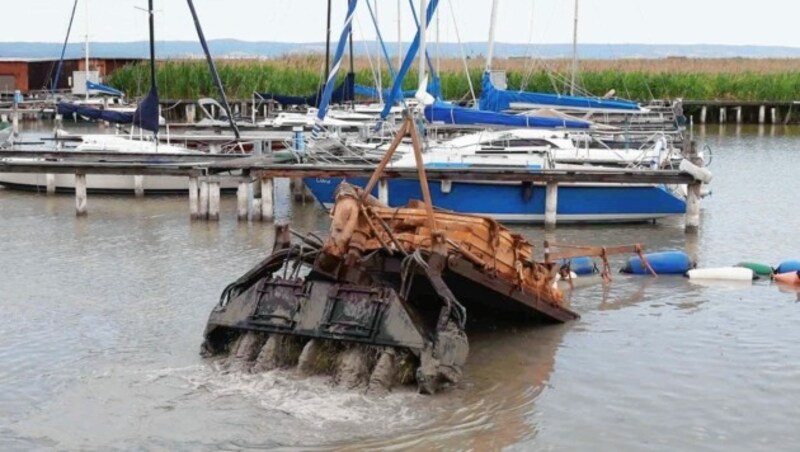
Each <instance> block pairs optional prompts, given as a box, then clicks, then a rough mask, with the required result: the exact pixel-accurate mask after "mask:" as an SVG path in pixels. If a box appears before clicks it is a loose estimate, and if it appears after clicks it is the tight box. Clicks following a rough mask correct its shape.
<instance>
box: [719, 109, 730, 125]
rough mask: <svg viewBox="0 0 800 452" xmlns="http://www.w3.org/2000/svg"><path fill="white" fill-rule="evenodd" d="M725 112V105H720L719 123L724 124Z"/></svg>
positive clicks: (725, 120) (725, 119)
mask: <svg viewBox="0 0 800 452" xmlns="http://www.w3.org/2000/svg"><path fill="white" fill-rule="evenodd" d="M727 113H728V111H727V110H726V109H725V107H720V109H719V123H720V124H725V123H726V122H727V119H728V118H727V117H726V116H727Z"/></svg>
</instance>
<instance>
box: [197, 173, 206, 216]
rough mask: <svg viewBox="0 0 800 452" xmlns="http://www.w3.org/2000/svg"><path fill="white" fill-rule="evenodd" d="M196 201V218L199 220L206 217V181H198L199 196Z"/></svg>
mask: <svg viewBox="0 0 800 452" xmlns="http://www.w3.org/2000/svg"><path fill="white" fill-rule="evenodd" d="M198 201H199V204H198V212H197V218H198V219H200V220H205V219H208V181H205V180H202V181H200V196H199V198H198Z"/></svg>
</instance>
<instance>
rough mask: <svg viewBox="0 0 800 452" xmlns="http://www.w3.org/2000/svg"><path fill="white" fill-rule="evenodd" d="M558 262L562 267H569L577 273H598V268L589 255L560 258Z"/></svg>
mask: <svg viewBox="0 0 800 452" xmlns="http://www.w3.org/2000/svg"><path fill="white" fill-rule="evenodd" d="M558 264H559V265H560V266H561V267H562V268H563V267H569V269H570V270H572V271H573V272H575V274H577V275H591V274H593V273H600V270H599V269H598V268H597V265H595V263H594V261H593V260H592V258H591V257H586V256H584V257H573V258H572V259H561V260H559V261H558Z"/></svg>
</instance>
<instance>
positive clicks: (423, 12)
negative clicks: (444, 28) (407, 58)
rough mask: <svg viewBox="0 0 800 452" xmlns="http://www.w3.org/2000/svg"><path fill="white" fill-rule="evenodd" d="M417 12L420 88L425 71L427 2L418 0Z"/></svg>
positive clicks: (423, 80) (426, 0)
mask: <svg viewBox="0 0 800 452" xmlns="http://www.w3.org/2000/svg"><path fill="white" fill-rule="evenodd" d="M419 10H420V15H419V16H420V20H419V86H421V87H422V84H423V83H424V82H425V70H426V69H427V67H426V65H425V63H426V62H425V56H426V53H425V51H426V49H427V41H428V40H427V38H426V35H427V34H428V14H427V11H428V0H419ZM422 89H427V87H422Z"/></svg>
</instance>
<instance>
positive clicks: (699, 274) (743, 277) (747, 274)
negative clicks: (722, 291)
mask: <svg viewBox="0 0 800 452" xmlns="http://www.w3.org/2000/svg"><path fill="white" fill-rule="evenodd" d="M686 276H688V277H689V279H715V280H720V281H722V280H726V281H752V280H754V279H757V278H758V276H756V274H755V272H754V271H753V270H751V269H749V268H744V267H720V268H695V269H692V270H689V271H688V272H686Z"/></svg>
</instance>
